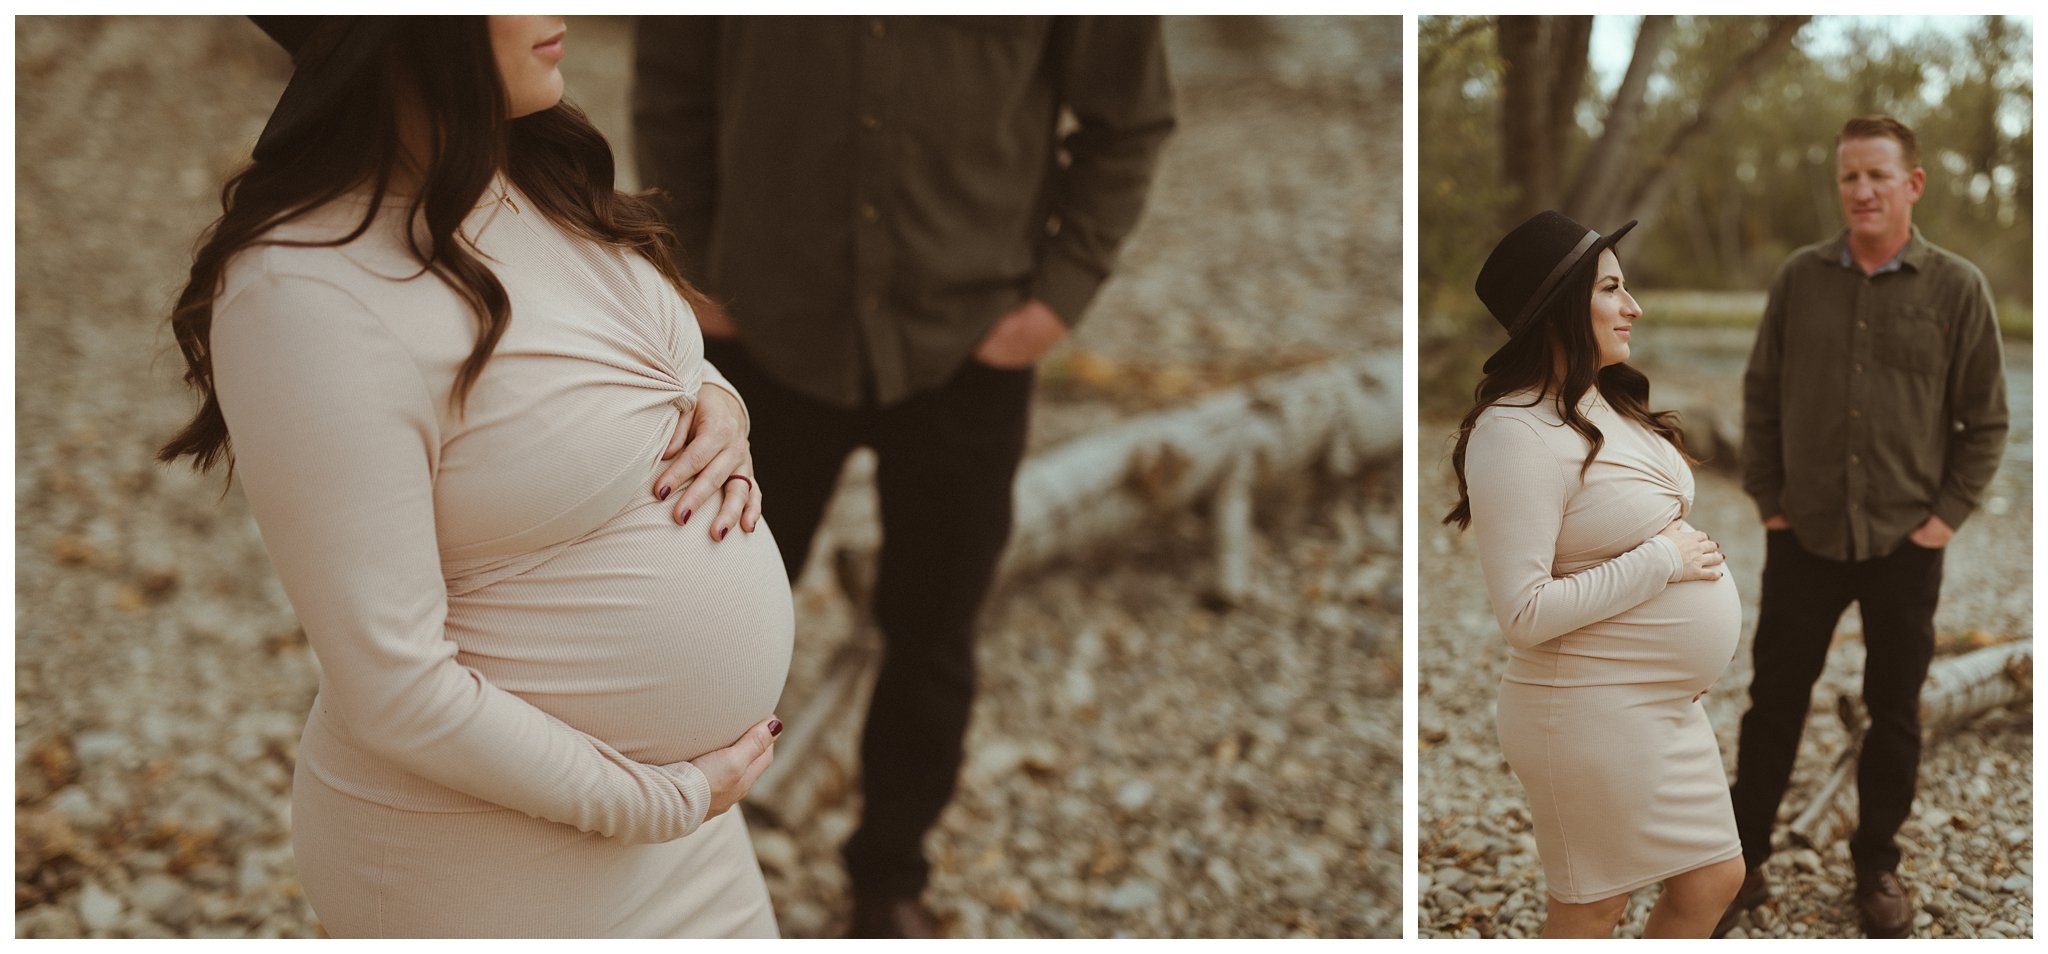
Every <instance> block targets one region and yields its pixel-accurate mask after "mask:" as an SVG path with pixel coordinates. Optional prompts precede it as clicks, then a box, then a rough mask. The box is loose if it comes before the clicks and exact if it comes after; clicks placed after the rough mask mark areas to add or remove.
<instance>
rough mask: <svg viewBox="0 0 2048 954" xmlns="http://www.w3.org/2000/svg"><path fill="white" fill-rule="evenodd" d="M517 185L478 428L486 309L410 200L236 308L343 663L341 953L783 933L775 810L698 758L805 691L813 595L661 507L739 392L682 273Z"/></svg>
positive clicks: (242, 269) (741, 541)
mask: <svg viewBox="0 0 2048 954" xmlns="http://www.w3.org/2000/svg"><path fill="white" fill-rule="evenodd" d="M498 188H500V189H506V187H505V186H504V185H503V183H502V181H501V182H500V184H499V186H498ZM501 195H502V198H499V199H495V200H492V201H487V202H486V203H484V204H483V205H482V206H480V207H479V208H478V210H477V211H476V212H475V213H474V214H472V215H471V216H470V217H469V219H468V220H467V221H466V222H465V225H464V227H463V231H464V233H465V234H466V235H468V236H470V237H471V239H472V241H473V243H474V245H475V247H476V249H477V250H478V251H479V252H480V253H482V255H483V256H484V261H485V262H486V263H487V264H488V267H490V268H491V269H492V271H493V272H494V273H495V274H496V275H497V277H498V279H499V280H500V281H501V282H502V283H503V284H504V287H505V291H506V294H507V296H508V297H509V300H510V302H511V323H510V325H509V327H508V328H507V330H506V332H505V335H504V338H503V340H502V341H501V342H500V343H499V345H498V347H497V350H496V352H495V354H494V356H493V357H492V358H491V360H490V363H489V364H488V365H486V367H485V369H484V371H483V374H482V376H481V377H480V378H479V379H478V380H477V383H476V385H475V388H474V389H473V390H472V391H471V392H470V394H469V396H468V400H467V404H466V406H465V407H463V408H459V409H458V408H457V407H455V406H454V405H451V403H450V401H449V396H450V393H451V389H452V387H453V382H454V380H455V376H456V372H457V370H458V368H459V367H460V366H461V364H462V362H463V360H464V359H465V358H466V357H467V356H468V354H469V352H470V350H471V348H472V347H473V346H474V343H475V340H476V334H477V323H476V320H475V318H474V317H473V314H472V312H471V311H470V310H469V309H468V308H467V307H466V306H465V305H464V304H463V302H462V301H461V299H460V298H458V297H457V295H456V293H455V292H454V291H453V290H452V289H450V288H449V287H448V286H447V285H446V284H445V283H443V282H442V281H440V280H439V279H437V278H435V277H433V276H432V275H422V274H420V268H419V266H418V265H417V264H416V263H415V262H414V261H413V260H412V259H411V257H410V256H409V255H408V254H407V253H406V251H405V249H404V243H405V235H404V233H403V231H402V229H403V225H402V224H401V223H402V220H403V218H404V214H403V212H402V202H401V203H399V207H396V208H395V207H394V206H393V205H392V204H390V203H387V205H386V206H385V208H384V209H382V210H381V211H380V212H379V214H378V218H377V220H376V222H375V224H374V226H373V227H372V228H371V229H370V230H369V231H368V232H367V233H366V234H364V235H363V236H361V237H360V238H358V239H356V240H355V241H353V242H351V243H349V244H347V245H346V246H343V247H339V248H300V247H289V246H281V245H263V246H257V247H254V248H252V249H249V250H247V251H245V252H243V253H241V254H239V255H238V256H237V257H236V259H235V260H234V261H233V262H232V263H231V265H230V268H229V270H228V274H227V277H226V281H225V283H224V288H223V291H222V293H221V295H220V296H219V298H218V300H217V304H216V308H215V317H214V324H213V330H212V335H211V347H212V353H213V361H214V374H215V381H216V387H217V389H218V393H219V396H220V402H221V407H222V411H223V413H224V414H225V416H226V418H227V422H228V428H229V433H230V435H231V438H232V440H233V448H234V451H235V455H236V470H235V473H236V474H237V475H239V477H240V478H241V481H242V484H243V489H244V492H245V494H246V495H247V497H248V501H249V506H250V509H251V510H252V511H253V512H254V514H255V517H256V521H257V523H258V525H259V527H260V528H261V530H262V533H263V538H264V542H265V545H266V546H267V548H268V549H269V551H270V554H271V558H272V560H273V562H274V563H275V565H276V567H277V572H278V575H279V577H280V578H281V579H282V581H283V583H284V586H285V590H286V593H287V594H288V595H289V596H290V598H291V601H292V605H293V607H294V608H295V609H296V611H297V612H298V615H299V620H300V622H301V624H302V625H303V626H304V629H305V631H306V635H307V637H308V639H309V640H310V642H311V645H312V647H313V650H314V652H315V654H316V656H317V657H318V659H319V661H320V666H321V671H320V691H319V695H318V697H317V698H316V699H315V700H314V704H313V711H312V713H311V715H310V716H309V717H308V719H307V723H306V729H305V734H304V736H303V739H302V741H301V744H300V748H299V758H298V767H297V771H296V773H295V776H294V785H293V793H292V838H293V846H294V849H295V852H296V854H297V859H298V870H299V878H300V881H301V883H302V884H303V886H304V888H305V891H306V896H307V898H308V900H309V901H310V902H311V903H312V905H313V908H314V911H315V912H316V913H317V914H318V915H319V917H320V919H321V922H322V924H323V925H324V926H325V927H326V929H327V930H328V931H329V932H330V933H332V934H335V935H351V936H356V935H369V936H378V935H385V936H390V935H400V936H404V935H413V936H449V935H453V936H492V937H497V936H534V935H574V936H619V935H626V936H662V935H667V936H676V935H691V936H701V935H735V934H739V935H772V934H773V933H774V932H775V922H774V916H773V913H772V911H771V909H770V908H769V904H768V898H767V893H766V889H765V886H764V884H763V882H762V878H761V873H760V869H759V867H758V866H757V864H756V862H755V860H754V855H753V850H752V847H751V844H750V842H749V841H748V839H747V834H746V827H745V823H744V821H742V819H741V817H740V814H739V812H738V810H737V809H735V810H733V811H730V812H727V813H725V814H723V815H720V816H719V817H717V818H713V819H711V820H709V821H706V820H705V815H706V813H707V810H708V808H709V801H710V787H709V783H708V781H707V780H706V778H705V777H704V775H703V773H702V772H700V771H698V770H697V769H696V768H695V767H694V766H692V765H690V764H689V761H688V760H690V759H693V758H696V757H698V756H700V755H703V754H705V753H707V752H709V751H711V750H714V749H718V748H721V747H724V746H727V745H730V744H732V743H733V742H734V741H735V740H736V739H738V738H739V736H740V735H741V733H742V732H744V731H745V730H746V729H747V728H748V727H749V726H751V725H752V724H754V723H755V722H757V721H759V720H761V719H763V718H766V717H767V716H768V715H769V714H770V712H771V710H772V709H773V707H774V705H775V703H776V701H777V699H778V698H779V696H780V695H781V691H782V685H783V680H784V678H785V676H786V674H787V671H788V666H789V655H790V648H791V641H792V634H793V629H794V623H793V613H792V607H791V603H790V594H789V588H788V584H787V579H786V577H785V575H784V573H783V568H782V562H781V559H780V557H779V556H778V555H777V553H776V548H775V543H774V541H773V539H771V538H770V536H769V534H768V532H767V531H766V530H765V529H763V530H761V531H759V532H756V533H751V534H749V533H731V534H729V535H728V536H727V538H726V539H725V540H723V541H716V542H714V541H713V540H711V539H710V538H709V535H708V534H707V533H706V528H705V527H704V525H703V524H702V522H701V519H700V520H699V521H692V522H691V523H690V524H689V525H687V526H678V525H676V523H675V522H674V520H673V519H671V517H670V516H669V512H668V507H667V506H666V505H665V504H663V503H662V502H659V501H657V500H655V498H654V496H653V494H652V492H651V491H652V487H653V482H654V478H655V475H656V474H657V473H659V470H660V468H661V467H662V466H663V462H662V461H660V460H659V459H658V458H659V455H660V453H661V450H662V448H663V446H664V444H665V442H666V441H667V440H668V439H669V438H670V437H671V436H672V434H673V433H674V430H675V428H676V427H677V426H678V421H679V415H678V413H677V412H678V408H679V407H686V406H688V405H689V403H690V402H692V401H694V400H695V399H696V395H697V391H698V388H699V386H700V385H701V384H702V383H704V382H706V381H707V380H708V381H710V382H711V383H714V384H722V382H723V379H722V378H720V377H719V376H717V373H716V371H714V370H713V369H711V368H710V367H709V366H708V365H707V364H706V363H705V362H704V361H703V358H702V353H703V351H702V347H703V346H702V341H701V339H700V337H699V335H698V331H697V326H696V322H695V321H694V320H693V318H692V315H691V313H690V310H689V308H688V305H687V304H686V303H685V302H684V301H683V300H682V299H681V297H680V296H679V295H677V294H676V292H675V291H674V290H673V289H672V288H671V287H670V286H669V285H667V284H666V283H665V282H664V281H663V280H662V278H661V277H660V275H659V273H658V272H657V271H656V270H655V269H654V268H653V267H652V266H651V265H650V264H648V263H647V262H646V261H645V260H643V259H641V258H640V257H639V256H638V255H635V254H632V253H628V252H622V251H619V250H614V249H609V248H605V247H602V246H599V245H597V244H595V243H593V242H590V241H587V240H584V239H582V238H579V237H576V236H573V235H571V234H569V233H566V232H564V231H563V230H561V229H559V228H557V227H556V226H555V225H553V224H552V223H551V222H549V221H548V220H547V218H546V217H545V216H543V215H542V214H540V213H539V212H538V211H537V210H536V209H535V208H534V206H533V205H532V204H531V203H530V202H529V201H528V200H527V198H526V197H525V196H523V195H521V194H519V193H518V192H517V191H516V190H507V191H504V192H502V193H501ZM366 208H368V204H367V200H366V199H361V198H354V199H343V200H341V201H337V202H335V203H332V204H331V205H329V206H327V207H325V208H323V209H320V210H318V211H316V212H315V213H314V214H312V215H311V216H310V217H308V218H305V219H302V220H299V221H296V222H293V223H289V224H287V225H285V226H281V227H279V228H278V229H276V230H275V231H274V232H273V233H272V235H271V236H270V238H273V239H282V240H322V239H331V238H335V237H338V236H341V235H344V234H346V233H347V232H348V231H349V230H350V228H352V227H353V225H354V224H355V223H356V221H358V220H359V219H360V218H361V216H362V213H363V211H364V210H365V209H366ZM671 499H673V498H671ZM719 499H720V498H719V496H718V495H715V494H714V495H713V497H712V499H711V501H710V502H708V503H706V504H705V505H704V506H703V507H702V508H700V509H701V510H703V511H704V512H706V513H710V512H715V510H716V508H717V505H718V503H719Z"/></svg>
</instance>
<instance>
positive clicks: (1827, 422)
mask: <svg viewBox="0 0 2048 954" xmlns="http://www.w3.org/2000/svg"><path fill="white" fill-rule="evenodd" d="M1846 242H1847V233H1844V234H1843V235H1841V236H1838V237H1836V238H1835V239H1834V240H1832V241H1828V242H1822V243H1820V244H1818V245H1812V246H1808V247H1806V248H1803V249H1800V250H1799V251H1797V252H1794V253H1793V254H1792V257H1791V258H1790V259H1788V260H1786V262H1785V264H1784V265H1783V266H1782V267H1781V268H1779V270H1778V276H1777V278H1776V279H1775V280H1774V281H1773V282H1772V283H1771V293H1770V300H1769V304H1768V305H1766V306H1765V308H1764V317H1763V323H1762V325H1761V326H1760V327H1759V328H1758V329H1757V336H1756V345H1755V348H1754V349H1753V350H1752V351H1751V353H1750V358H1749V369H1748V371H1747V373H1746V374H1745V375H1744V377H1743V408H1742V422H1743V440H1742V484H1743V489H1744V490H1745V491H1747V492H1748V493H1749V495H1750V496H1751V497H1754V498H1755V499H1756V502H1757V508H1758V509H1759V510H1760V511H1762V513H1763V516H1764V517H1765V518H1769V517H1772V516H1775V515H1778V514H1784V515H1785V517H1786V519H1788V520H1790V521H1791V523H1792V529H1793V532H1794V533H1795V534H1796V535H1797V536H1798V539H1799V543H1800V545H1801V546H1803V547H1805V548H1806V549H1807V550H1809V551H1811V552H1813V553H1816V554H1818V555H1820V556H1824V557H1828V558H1830V559H1834V560H1868V559H1875V558H1877V557H1882V556H1885V555H1887V554H1890V553H1891V552H1892V551H1893V550H1895V549H1897V548H1898V546H1899V544H1900V543H1901V542H1902V541H1904V540H1905V538H1906V535H1907V534H1909V533H1911V532H1912V531H1913V530H1914V529H1915V528H1917V527H1919V526H1920V525H1921V524H1922V523H1924V522H1926V520H1927V517H1928V516H1929V515H1934V516H1938V517H1940V518H1941V519H1942V521H1943V522H1945V523H1947V524H1948V525H1949V526H1951V527H1960V526H1962V525H1963V521H1964V520H1965V519H1966V518H1968V517H1969V515H1970V511H1972V510H1974V509H1975V508H1976V506H1977V503H1978V501H1979V499H1980V498H1981V497H1982V495H1983V493H1984V488H1985V487H1986V486H1987V485H1989V484H1990V482H1991V475H1992V474H1993V473H1994V472H1995V471H1997V469H1998V461H1999V458H2000V456H2001V455H2002V454H2003V453H2004V450H2005V435H2006V423H2007V421H2006V400H2005V359H2004V355H2003V352H2002V351H2001V350H2000V345H1999V337H1998V322H1997V319H1996V315H1995V313H1994V311H1993V308H1992V298H1991V288H1990V286H1989V285H1988V284H1987V283H1986V282H1985V280H1984V274H1983V272H1981V271H1978V269H1977V267H1976V266H1975V265H1972V264H1970V263H1969V262H1968V261H1965V260H1964V259H1962V258H1961V257H1959V256H1957V255H1955V254H1954V253H1952V252H1949V251H1947V250H1945V249H1942V248H1940V247H1938V246H1935V245H1932V244H1930V243H1928V242H1927V241H1926V240H1925V239H1923V238H1921V236H1920V230H1919V229H1918V228H1915V229H1914V230H1913V237H1912V238H1911V239H1910V240H1909V241H1908V242H1907V244H1906V247H1905V249H1904V250H1903V251H1901V252H1900V253H1899V256H1898V258H1897V259H1896V260H1895V262H1894V263H1890V264H1887V266H1886V267H1884V268H1881V269H1879V270H1878V272H1877V273H1876V274H1873V275H1867V276H1866V275H1865V274H1864V273H1863V270H1862V269H1861V268H1860V267H1858V266H1857V265H1856V264H1855V261H1854V259H1853V258H1849V257H1847V256H1846V255H1845V251H1846Z"/></svg>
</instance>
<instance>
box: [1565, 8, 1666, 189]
mask: <svg viewBox="0 0 2048 954" xmlns="http://www.w3.org/2000/svg"><path fill="white" fill-rule="evenodd" d="M1672 21H1673V18H1672V17H1669V16H1646V17H1644V18H1643V25H1642V28H1641V29H1640V30H1638V31H1636V46H1635V52H1634V53H1632V54H1630V55H1629V60H1628V70H1627V71H1626V72H1625V73H1623V74H1622V77H1621V85H1620V86H1619V87H1617V88H1616V89H1615V91H1614V98H1613V99H1612V100H1610V101H1609V102H1608V104H1607V115H1606V118H1604V119H1603V120H1601V124H1600V138H1599V139H1598V140H1596V141H1595V142H1594V143H1593V148H1592V149H1591V150H1590V151H1588V152H1587V153H1586V160H1585V162H1583V163H1581V164H1580V165H1579V174H1578V175H1577V176H1576V177H1574V179H1573V181H1572V190H1571V193H1570V195H1569V196H1568V197H1567V198H1566V199H1565V203H1564V212H1565V214H1566V215H1569V216H1572V217H1573V218H1576V219H1578V220H1579V221H1581V222H1584V223H1586V224H1587V225H1588V226H1589V227H1591V228H1596V229H1600V228H1613V227H1614V226H1615V225H1618V224H1620V220H1621V214H1622V212H1623V211H1624V209H1623V208H1622V206H1623V203H1624V199H1625V198H1626V196H1625V194H1624V193H1623V192H1622V191H1621V190H1619V189H1617V188H1615V185H1614V183H1615V179H1616V173H1617V172H1618V171H1619V170H1621V169H1626V168H1628V158H1629V154H1630V152H1631V151H1632V147H1633V146H1634V145H1635V140H1636V130H1637V127H1638V126H1640V125H1641V123H1642V118H1643V95H1644V93H1645V92H1646V91H1647V90H1648V89H1649V88H1650V76H1651V74H1653V73H1655V72H1656V70H1657V58H1658V57H1659V56H1660V55H1662V54H1663V52H1664V44H1665V41H1666V40H1668V39H1669V38H1670V36H1671V25H1672Z"/></svg>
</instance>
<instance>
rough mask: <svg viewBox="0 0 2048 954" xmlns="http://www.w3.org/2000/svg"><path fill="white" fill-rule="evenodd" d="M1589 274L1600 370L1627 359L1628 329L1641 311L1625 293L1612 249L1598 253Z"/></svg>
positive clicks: (1594, 341)
mask: <svg viewBox="0 0 2048 954" xmlns="http://www.w3.org/2000/svg"><path fill="white" fill-rule="evenodd" d="M1594 269H1595V270H1594V273H1593V307H1592V312H1593V344H1594V346H1595V347H1596V348H1597V349H1598V350H1599V352H1600V355H1599V357H1600V367H1603V368H1604V367H1607V366H1609V365H1614V364H1620V363H1622V362H1623V361H1627V360H1628V337H1629V328H1630V326H1632V325H1634V324H1635V322H1636V319H1638V318H1641V317H1642V316H1643V309H1642V307H1641V306H1640V305H1637V304H1636V300H1635V297H1634V296H1632V295H1630V294H1629V293H1628V285H1627V283H1626V282H1624V281H1623V280H1622V276H1621V259H1620V258H1617V257H1616V256H1615V254H1614V250H1613V249H1602V250H1601V251H1600V263H1599V264H1598V265H1596V266H1594Z"/></svg>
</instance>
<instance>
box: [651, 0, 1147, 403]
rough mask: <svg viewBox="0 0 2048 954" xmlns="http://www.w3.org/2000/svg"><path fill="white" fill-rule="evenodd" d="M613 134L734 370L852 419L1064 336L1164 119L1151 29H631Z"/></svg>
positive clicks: (914, 23)
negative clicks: (1034, 329) (627, 90)
mask: <svg viewBox="0 0 2048 954" xmlns="http://www.w3.org/2000/svg"><path fill="white" fill-rule="evenodd" d="M1063 113H1065V114H1067V115H1070V116H1071V117H1072V118H1071V121H1069V122H1066V123H1063V122H1062V115H1063ZM633 124H634V135H635V139H636V142H637V149H636V151H637V154H638V158H639V163H640V173H641V178H642V180H643V181H644V182H645V183H646V184H648V185H651V186H655V187H658V188H660V189H662V190H665V191H666V192H668V193H669V194H670V196H671V197H672V198H671V199H669V200H667V202H666V207H665V209H664V211H665V212H666V213H667V214H668V216H669V219H670V222H671V223H672V224H673V225H674V226H675V228H676V231H677V233H678V237H679V238H680V239H681V244H682V249H683V252H682V256H683V257H682V262H681V264H682V268H683V272H684V274H685V275H686V276H688V277H689V278H690V279H691V280H692V281H693V282H696V283H697V284H699V285H700V286H701V287H702V288H703V289H704V291H706V292H707V293H709V294H710V295H712V296H713V297H715V298H717V299H718V300H719V301H720V302H721V303H722V304H724V305H725V307H726V311H727V313H728V314H729V315H730V316H731V317H732V319H733V321H734V323H735V324H737V325H738V327H739V329H740V340H741V342H742V344H743V345H744V346H745V347H746V349H747V353H748V356H749V357H750V358H751V359H753V360H754V361H755V363H757V364H758V365H760V366H761V368H762V369H763V370H764V371H766V372H767V373H768V374H769V375H771V376H772V377H774V378H775V379H776V380H777V381H779V382H781V383H783V384H785V385H787V386H789V387H791V388H794V389H796V390H798V391H801V392H803V393H805V394H808V395H810V396H812V397H815V398H817V399H819V400H821V401H824V402H827V403H830V404H833V405H836V406H841V407H855V406H860V405H862V404H864V403H866V402H868V401H870V400H872V401H874V402H876V403H879V404H881V405H890V404H895V403H897V402H900V401H902V400H903V399H905V398H907V397H909V396H910V395H912V394H915V393H917V392H919V391H922V390H926V389H929V388H933V387H936V386H938V385H939V384H942V383H944V382H945V381H946V380H947V379H948V378H949V377H951V376H952V374H953V373H954V372H955V371H957V370H958V369H959V367H960V365H961V364H962V363H963V362H964V361H966V360H968V359H969V358H970V357H971V355H972V354H973V352H974V350H975V347H976V345H978V344H979V343H980V342H981V340H982V338H983V337H984V336H986V334H987V333H988V331H989V329H990V327H991V326H993V325H994V323H995V322H996V320H997V319H998V318H1000V317H1001V316H1002V315H1003V314H1004V313H1005V312H1007V311H1009V310H1010V309H1012V308H1014V307H1016V306H1017V305H1018V304H1020V303H1021V302H1023V301H1024V300H1025V299H1027V298H1037V299H1039V300H1040V301H1043V302H1044V303H1046V304H1047V305H1049V306H1050V307H1051V308H1052V310H1053V311H1054V312H1055V313H1056V314H1058V315H1059V316H1060V318H1061V319H1062V320H1063V321H1064V322H1065V323H1066V324H1067V325H1068V326H1069V327H1072V326H1073V325H1075V324H1076V323H1078V322H1079V320H1080V318H1081V315H1082V313H1083V312H1084V311H1085V310H1086V309H1087V307H1088V303H1089V301H1090V300H1091V299H1092V298H1093V297H1094V296H1095V293H1096V290H1097V289H1098V288H1099V287H1100V286H1101V284H1102V283H1103V281H1104V280H1105V279H1106V278H1107V277H1108V275H1109V273H1110V269H1111V267H1112V266H1113V264H1114V263H1115V259H1116V250H1117V247H1118V245H1119V243H1120V242H1121V241H1122V240H1123V238H1124V236H1125V235H1126V234H1128V233H1129V232H1130V230H1131V228H1132V226H1133V225H1135V224H1136V222H1137V220H1138V214H1139V211H1140V209H1141V208H1142V207H1143V205H1144V199H1145V193H1146V190H1147V188H1148V186H1149V184H1150V182H1151V179H1152V173H1153V169H1154V167H1155V165H1156V163H1157V159H1158V156H1159V152H1160V149H1161V147H1162V146H1163V144H1164V142H1165V139H1166V137H1167V134H1168V133H1169V132H1170V131H1171V130H1172V129H1173V126H1174V118H1173V97H1172V92H1171V90H1170V88H1169V85H1168V81H1167V73H1166V59H1165V51H1164V48H1163V44H1162V38H1161V35H1160V28H1159V22H1158V19H1157V18H1156V17H974V16H969V17H729V18H728V17H642V18H641V19H640V23H639V28H638V37H637V51H636V55H635V77H634V90H633Z"/></svg>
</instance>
